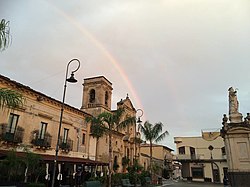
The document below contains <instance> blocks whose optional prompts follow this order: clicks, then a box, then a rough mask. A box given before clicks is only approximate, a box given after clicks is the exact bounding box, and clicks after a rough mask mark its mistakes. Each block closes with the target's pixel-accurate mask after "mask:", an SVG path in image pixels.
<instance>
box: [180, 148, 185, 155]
mask: <svg viewBox="0 0 250 187" xmlns="http://www.w3.org/2000/svg"><path fill="white" fill-rule="evenodd" d="M179 154H180V155H185V154H186V153H185V147H184V146H182V147H179Z"/></svg>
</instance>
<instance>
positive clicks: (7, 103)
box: [0, 88, 24, 109]
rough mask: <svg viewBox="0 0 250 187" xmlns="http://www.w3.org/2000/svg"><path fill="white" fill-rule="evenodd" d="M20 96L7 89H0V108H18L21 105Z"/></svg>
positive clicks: (21, 97) (21, 99)
mask: <svg viewBox="0 0 250 187" xmlns="http://www.w3.org/2000/svg"><path fill="white" fill-rule="evenodd" d="M23 100H24V99H23V96H22V94H20V93H18V92H16V91H14V90H10V89H7V88H0V108H3V107H8V108H11V109H13V108H18V107H20V106H22V105H23Z"/></svg>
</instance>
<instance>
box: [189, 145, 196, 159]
mask: <svg viewBox="0 0 250 187" xmlns="http://www.w3.org/2000/svg"><path fill="white" fill-rule="evenodd" d="M189 150H190V155H191V159H196V157H195V148H194V147H190V148H189Z"/></svg>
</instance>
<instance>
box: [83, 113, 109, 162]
mask: <svg viewBox="0 0 250 187" xmlns="http://www.w3.org/2000/svg"><path fill="white" fill-rule="evenodd" d="M86 122H87V123H89V122H90V123H91V126H90V135H91V136H92V137H94V138H96V148H95V149H96V150H95V154H96V156H95V160H97V155H98V154H97V151H98V143H99V138H101V137H102V136H103V135H104V131H105V129H102V126H100V125H99V124H101V119H100V116H97V117H94V116H91V117H87V118H86Z"/></svg>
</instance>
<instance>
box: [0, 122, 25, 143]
mask: <svg viewBox="0 0 250 187" xmlns="http://www.w3.org/2000/svg"><path fill="white" fill-rule="evenodd" d="M0 129H1V130H0V140H2V141H4V142H7V143H13V144H19V143H22V142H23V134H24V129H23V128H22V127H19V126H17V127H16V129H11V128H9V127H8V126H7V124H0Z"/></svg>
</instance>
